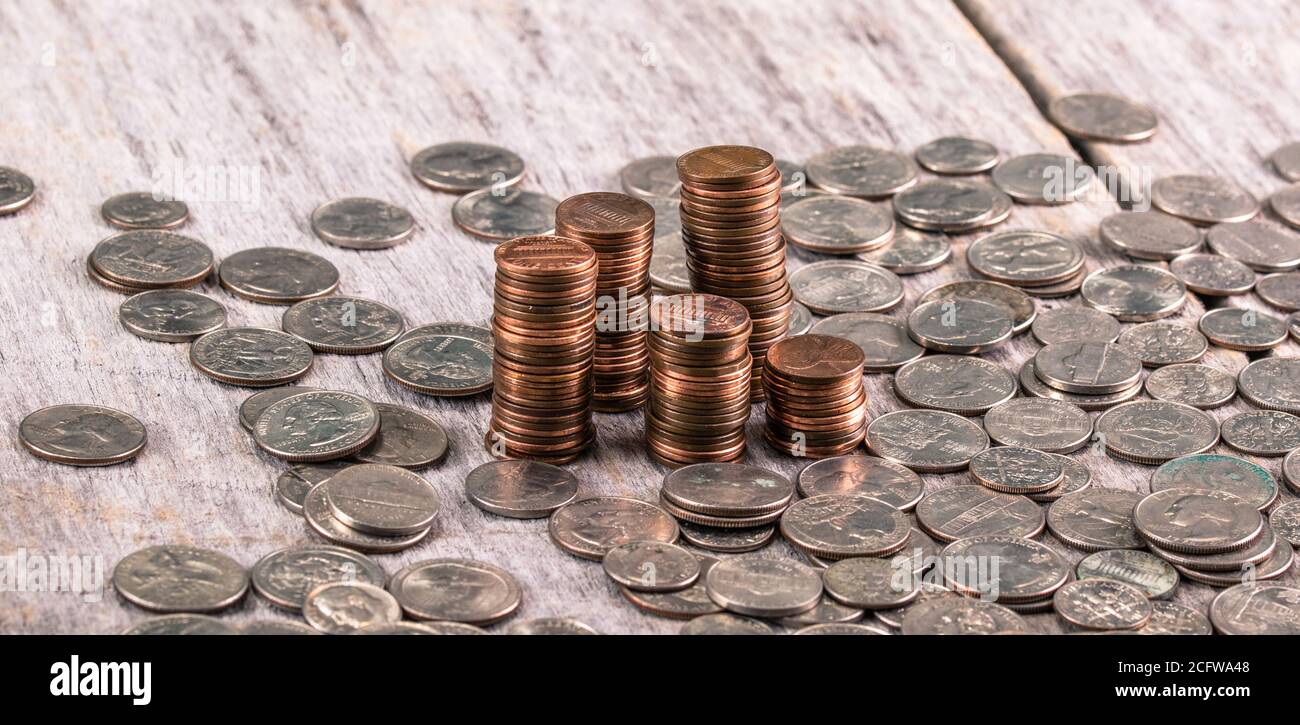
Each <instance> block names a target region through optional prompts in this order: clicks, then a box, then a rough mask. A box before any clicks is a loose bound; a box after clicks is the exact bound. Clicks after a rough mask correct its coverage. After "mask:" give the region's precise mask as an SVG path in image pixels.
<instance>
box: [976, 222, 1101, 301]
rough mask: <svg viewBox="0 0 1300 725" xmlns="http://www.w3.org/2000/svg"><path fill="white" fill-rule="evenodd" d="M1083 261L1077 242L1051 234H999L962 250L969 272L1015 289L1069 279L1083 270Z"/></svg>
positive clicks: (983, 238) (984, 238)
mask: <svg viewBox="0 0 1300 725" xmlns="http://www.w3.org/2000/svg"><path fill="white" fill-rule="evenodd" d="M1084 257H1085V255H1084V253H1083V247H1081V246H1080V245H1079V243H1078V242H1075V241H1074V240H1072V239H1067V238H1065V237H1063V236H1061V235H1059V234H1053V233H1051V232H1036V231H1024V230H1021V231H1010V232H999V233H997V234H990V235H988V236H986V237H981V238H980V239H978V240H976V241H975V242H974V243H973V244H971V245H970V246H969V247H967V248H966V262H967V264H969V265H970V267H971V269H972V270H974V271H976V272H978V273H980V274H982V275H984V276H985V277H989V278H990V279H993V280H996V281H998V282H1004V283H1006V284H1012V285H1016V286H1019V287H1034V286H1037V285H1048V284H1052V283H1054V282H1060V281H1062V280H1065V279H1069V278H1070V277H1073V276H1074V275H1075V274H1076V273H1078V272H1079V271H1080V270H1081V269H1083V262H1084Z"/></svg>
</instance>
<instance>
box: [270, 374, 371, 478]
mask: <svg viewBox="0 0 1300 725" xmlns="http://www.w3.org/2000/svg"><path fill="white" fill-rule="evenodd" d="M378 432H379V410H378V409H376V408H375V405H374V403H371V402H370V401H369V400H366V399H365V398H363V397H361V396H360V395H354V394H352V393H345V392H342V391H338V390H318V391H315V392H309V393H299V394H298V395H291V396H289V397H287V398H285V399H284V400H281V401H278V402H276V403H273V404H271V405H270V406H268V407H267V409H266V410H264V411H262V415H261V416H259V417H258V419H257V423H255V424H254V425H253V440H254V441H256V442H257V445H258V447H259V448H261V449H262V450H264V451H266V452H267V453H269V454H271V455H273V456H275V457H277V458H282V459H284V460H286V461H295V462H298V461H328V460H333V459H336V458H344V457H346V456H349V455H352V454H353V453H355V452H357V451H359V450H361V449H362V448H364V447H366V446H367V445H369V444H370V442H371V441H372V440H374V438H375V435H376V434H377V433H378Z"/></svg>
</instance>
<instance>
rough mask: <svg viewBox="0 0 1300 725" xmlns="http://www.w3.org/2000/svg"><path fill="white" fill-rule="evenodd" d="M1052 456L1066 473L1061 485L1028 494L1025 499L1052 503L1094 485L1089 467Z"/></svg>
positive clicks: (1058, 455) (1066, 458)
mask: <svg viewBox="0 0 1300 725" xmlns="http://www.w3.org/2000/svg"><path fill="white" fill-rule="evenodd" d="M1051 455H1053V456H1056V458H1057V459H1058V460H1060V462H1061V468H1062V469H1063V470H1064V471H1065V475H1064V476H1062V477H1061V483H1060V484H1058V485H1057V486H1055V487H1054V488H1049V489H1047V490H1046V491H1042V492H1040V493H1031V494H1027V495H1026V496H1025V498H1028V499H1029V500H1031V501H1036V502H1038V503H1052V502H1053V501H1056V500H1058V499H1061V498H1063V497H1065V496H1068V495H1070V494H1072V493H1075V492H1076V491H1082V490H1084V489H1086V488H1088V487H1089V486H1091V485H1092V471H1089V470H1088V467H1087V466H1085V465H1083V464H1082V463H1080V462H1078V461H1076V460H1074V459H1072V458H1069V457H1067V456H1063V455H1061V454H1059V453H1053V454H1051Z"/></svg>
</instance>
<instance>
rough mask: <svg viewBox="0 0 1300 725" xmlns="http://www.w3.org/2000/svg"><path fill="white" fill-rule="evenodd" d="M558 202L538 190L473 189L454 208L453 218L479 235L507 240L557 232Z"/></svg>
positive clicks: (461, 225) (467, 229)
mask: <svg viewBox="0 0 1300 725" xmlns="http://www.w3.org/2000/svg"><path fill="white" fill-rule="evenodd" d="M557 206H559V202H558V201H556V200H555V199H554V198H552V197H550V196H547V195H546V194H541V193H538V192H536V191H527V190H525V189H515V188H510V189H505V190H504V191H501V190H499V189H497V188H495V187H490V188H487V189H479V190H478V191H471V192H470V193H468V194H466V195H464V196H462V197H461V198H459V199H457V200H456V203H455V204H454V205H453V206H452V207H451V218H452V221H454V222H456V226H458V227H460V228H461V229H462V230H464V231H466V232H468V233H470V234H473V235H474V236H476V237H482V238H483V239H490V240H494V241H505V240H507V239H514V238H515V237H526V236H531V235H536V234H554V233H555V208H556V207H557Z"/></svg>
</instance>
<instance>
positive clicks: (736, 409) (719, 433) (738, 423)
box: [645, 294, 753, 468]
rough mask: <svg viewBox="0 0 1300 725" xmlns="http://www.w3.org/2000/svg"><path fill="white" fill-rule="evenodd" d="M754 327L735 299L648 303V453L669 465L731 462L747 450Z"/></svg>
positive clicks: (696, 296) (673, 299)
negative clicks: (752, 334)
mask: <svg viewBox="0 0 1300 725" xmlns="http://www.w3.org/2000/svg"><path fill="white" fill-rule="evenodd" d="M752 327H753V325H752V323H751V322H750V319H749V313H747V312H746V311H745V308H744V307H743V306H741V305H740V304H738V303H736V302H733V301H731V300H728V299H726V298H724V297H718V296H716V295H708V294H692V295H673V296H671V297H665V298H663V299H660V300H658V301H656V302H655V303H654V304H653V305H651V307H650V333H649V335H648V344H649V348H650V403H649V405H648V406H646V409H645V420H646V443H647V445H648V446H649V450H650V455H651V456H652V457H654V458H655V460H658V461H659V462H660V463H663V464H664V465H666V466H670V467H673V468H676V467H677V466H682V465H686V464H688V463H703V462H706V461H731V460H735V459H737V458H739V457H740V456H741V455H743V454H744V452H745V423H746V421H748V420H749V400H750V390H751V388H752V383H751V382H750V377H751V370H752V366H753V356H752V355H751V354H750V351H749V349H748V347H747V344H748V341H749V334H750V330H751V329H752Z"/></svg>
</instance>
